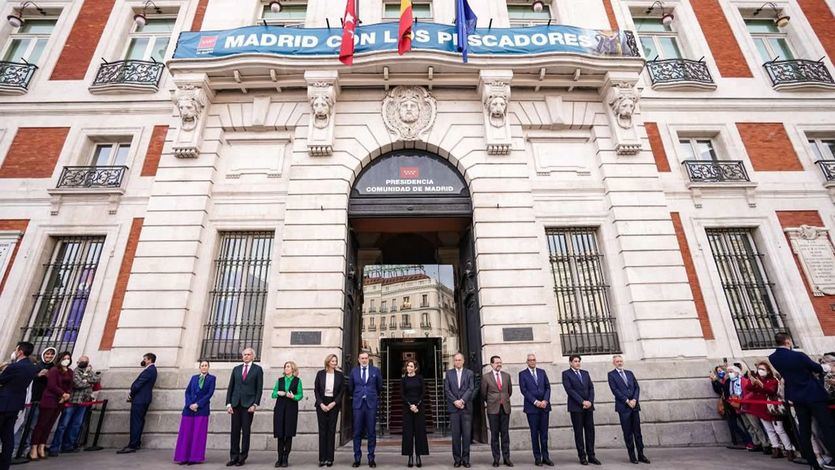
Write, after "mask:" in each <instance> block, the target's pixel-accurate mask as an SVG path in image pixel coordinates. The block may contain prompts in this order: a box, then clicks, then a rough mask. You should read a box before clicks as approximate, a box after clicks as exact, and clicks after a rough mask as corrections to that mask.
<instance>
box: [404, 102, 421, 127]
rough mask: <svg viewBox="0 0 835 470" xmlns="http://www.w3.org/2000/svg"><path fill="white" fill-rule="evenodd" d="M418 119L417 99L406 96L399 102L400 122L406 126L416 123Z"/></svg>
mask: <svg viewBox="0 0 835 470" xmlns="http://www.w3.org/2000/svg"><path fill="white" fill-rule="evenodd" d="M419 117H420V104H419V103H418V100H417V98H415V97H413V96H407V97H405V98H403V100H402V101H400V120H402V121H403V122H405V123H407V124H411V123H413V122H417V120H418V118H419Z"/></svg>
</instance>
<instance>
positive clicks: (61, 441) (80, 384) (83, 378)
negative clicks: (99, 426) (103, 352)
mask: <svg viewBox="0 0 835 470" xmlns="http://www.w3.org/2000/svg"><path fill="white" fill-rule="evenodd" d="M76 365H77V367H76V368H75V371H73V376H72V382H73V384H72V385H73V387H72V393H71V394H70V399H69V405H68V406H66V408H64V414H63V415H61V421H59V422H58V427H57V428H56V429H55V433H54V435H53V436H52V445H51V446H49V455H50V456H52V455H58V453H59V452H76V451H78V435H79V434H80V433H81V425H82V424H84V416H85V415H86V414H87V409H88V408H89V407H90V405H89V404H88V405H85V403H89V402H91V401H92V400H93V384H96V383H99V381H100V380H101V371H100V370H98V371H94V370H93V367H92V366H90V358H89V357H87V356H81V357H79V358H78V363H77V364H76Z"/></svg>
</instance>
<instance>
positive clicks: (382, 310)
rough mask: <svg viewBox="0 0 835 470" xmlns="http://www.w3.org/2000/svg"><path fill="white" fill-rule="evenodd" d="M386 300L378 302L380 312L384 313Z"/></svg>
mask: <svg viewBox="0 0 835 470" xmlns="http://www.w3.org/2000/svg"><path fill="white" fill-rule="evenodd" d="M386 303H387V302H386V301H385V300H384V301H382V302H380V313H386Z"/></svg>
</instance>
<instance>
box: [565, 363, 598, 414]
mask: <svg viewBox="0 0 835 470" xmlns="http://www.w3.org/2000/svg"><path fill="white" fill-rule="evenodd" d="M580 374H581V375H582V377H583V381H582V382H580V379H579V378H577V374H576V373H574V370H573V369H570V368H569V369H568V370H564V371H562V386H563V388H565V393H566V394H568V402H567V404H568V412H569V413H574V412H578V411H583V401H584V400H587V401H590V402H591V403H592V405H591V408H590V409H591V410H594V383H592V381H591V376H590V375H589V373H588V372H587V371H586V370H584V369H580Z"/></svg>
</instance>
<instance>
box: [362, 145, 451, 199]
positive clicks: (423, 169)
mask: <svg viewBox="0 0 835 470" xmlns="http://www.w3.org/2000/svg"><path fill="white" fill-rule="evenodd" d="M466 188H467V185H466V183H465V182H464V180H463V179H462V178H461V175H459V173H458V171H457V170H456V169H455V168H454V167H453V166H452V165H451V164H450V163H449V162H448V161H446V160H444V159H442V158H439V157H438V156H436V155H432V154H430V153H427V152H421V151H417V150H404V151H399V152H394V153H392V154H389V155H387V156H384V157H381V158H379V159H377V160H375V161H374V162H373V163H371V165H370V166H369V167H367V168H366V169H365V170H363V172H362V173H360V176H359V178H358V179H357V182H356V183H355V184H354V195H355V196H373V197H386V196H394V197H421V196H428V197H438V196H466V195H467V192H466Z"/></svg>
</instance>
